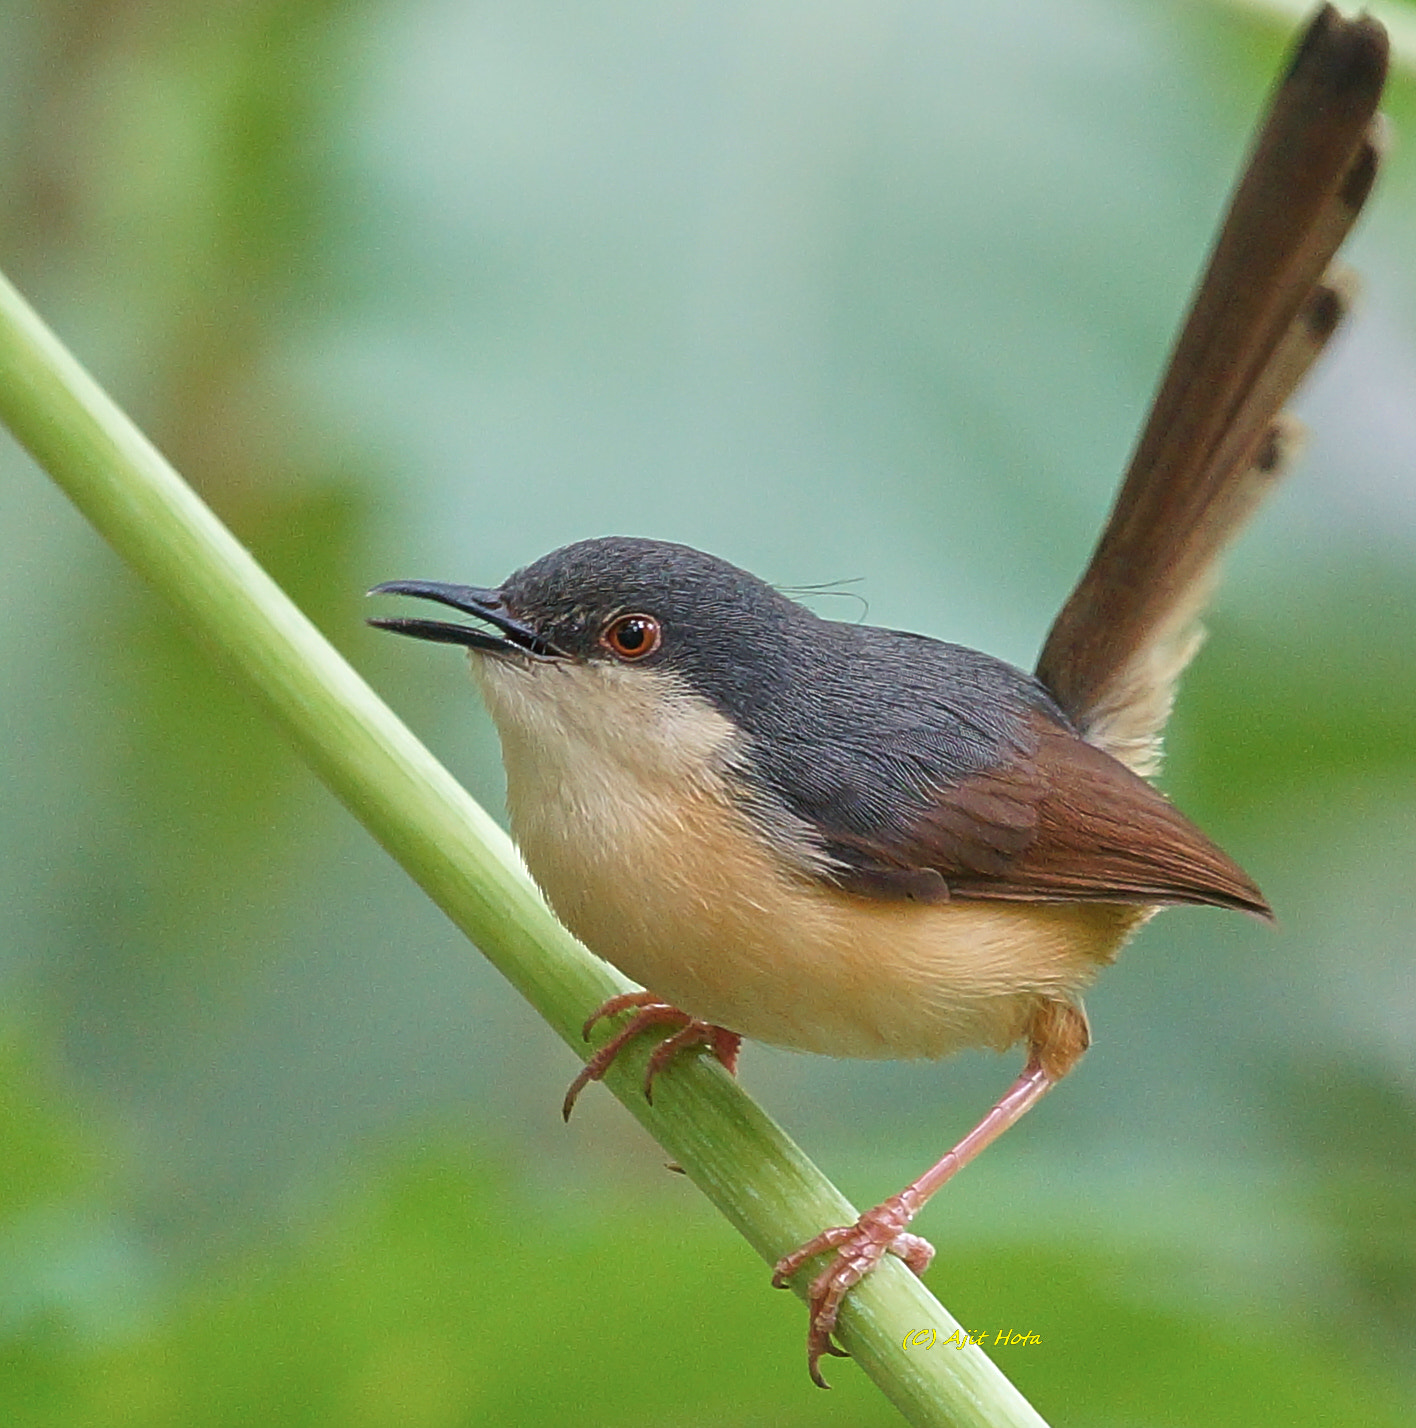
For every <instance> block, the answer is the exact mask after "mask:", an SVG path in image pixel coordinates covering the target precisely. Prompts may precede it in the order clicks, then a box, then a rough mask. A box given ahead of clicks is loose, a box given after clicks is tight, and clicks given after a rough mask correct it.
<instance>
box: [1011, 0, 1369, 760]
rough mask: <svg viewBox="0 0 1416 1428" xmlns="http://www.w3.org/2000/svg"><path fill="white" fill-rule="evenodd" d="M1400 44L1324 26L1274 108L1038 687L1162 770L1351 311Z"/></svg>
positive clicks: (1362, 30)
mask: <svg viewBox="0 0 1416 1428" xmlns="http://www.w3.org/2000/svg"><path fill="white" fill-rule="evenodd" d="M1386 68H1387V38H1386V32H1385V31H1384V30H1383V29H1382V27H1381V26H1380V25H1379V24H1377V23H1376V22H1375V21H1373V20H1371V19H1369V18H1368V17H1366V16H1362V17H1359V18H1358V19H1355V20H1347V19H1344V18H1343V17H1342V16H1340V15H1339V14H1338V13H1337V11H1336V10H1334V9H1333V8H1332V7H1331V6H1330V5H1329V6H1324V7H1323V9H1322V10H1321V11H1320V12H1319V13H1318V15H1317V17H1316V18H1315V19H1314V21H1313V23H1312V24H1311V26H1310V27H1309V29H1308V32H1307V34H1306V35H1305V36H1304V38H1303V40H1302V41H1301V43H1300V44H1299V47H1298V50H1297V53H1296V54H1295V56H1294V58H1293V61H1292V64H1291V66H1290V68H1289V70H1288V73H1287V74H1286V75H1285V77H1284V78H1283V80H1282V81H1281V82H1280V83H1279V85H1278V88H1277V90H1276V92H1275V94H1274V97H1273V101H1272V103H1271V105H1270V107H1269V112H1268V114H1267V116H1266V118H1265V119H1264V121H1263V123H1262V125H1261V126H1260V128H1259V132H1258V135H1257V137H1256V139H1255V141H1254V147H1253V151H1252V154H1251V157H1250V159H1249V162H1248V165H1247V167H1246V168H1245V171H1244V173H1243V176H1242V177H1241V179H1240V181H1239V184H1238V187H1237V188H1236V189H1235V192H1234V196H1233V198H1232V200H1231V202H1230V207H1229V212H1228V214H1227V216H1226V218H1225V221H1224V224H1223V227H1222V228H1221V229H1220V233H1219V237H1218V239H1217V240H1216V242H1215V246H1214V251H1213V253H1212V254H1211V256H1210V260H1209V266H1208V267H1207V268H1206V270H1205V273H1204V276H1203V278H1202V279H1201V281H1200V285H1199V288H1198V290H1197V291H1196V294H1195V298H1194V302H1193V304H1192V306H1191V308H1190V313H1189V316H1188V318H1187V319H1186V321H1185V325H1184V327H1183V329H1182V330H1181V333H1180V337H1179V339H1178V341H1177V342H1176V345H1175V350H1174V352H1173V354H1172V356H1171V359H1170V365H1169V367H1168V368H1167V369H1166V373H1165V376H1164V378H1163V380H1162V382H1161V385H1160V390H1159V392H1158V394H1157V396H1156V398H1155V402H1154V405H1153V406H1152V408H1151V413H1150V419H1149V420H1148V421H1147V423H1146V426H1145V429H1144V430H1143V432H1142V433H1141V437H1140V441H1139V443H1138V444H1137V446H1136V450H1135V454H1134V455H1133V456H1132V458H1131V464H1130V467H1129V469H1128V471H1127V473H1126V478H1125V480H1124V481H1123V483H1122V485H1121V490H1120V493H1119V494H1118V496H1117V498H1116V504H1115V506H1114V507H1113V509H1112V511H1111V515H1110V518H1109V520H1108V521H1107V525H1106V529H1105V530H1104V531H1103V533H1102V536H1101V540H1100V542H1099V544H1098V545H1097V548H1096V551H1095V553H1094V554H1093V556H1092V560H1091V564H1090V565H1089V566H1088V567H1087V570H1086V573H1085V574H1084V575H1083V576H1082V579H1081V581H1080V582H1079V584H1078V585H1077V588H1076V589H1075V590H1074V591H1073V592H1072V595H1071V596H1070V598H1069V599H1068V601H1067V603H1066V605H1065V606H1064V607H1063V609H1062V612H1061V614H1060V615H1059V616H1058V617H1057V620H1056V622H1055V623H1054V625H1053V626H1052V629H1051V631H1050V633H1049V634H1048V637H1047V642H1046V644H1045V645H1044V647H1043V651H1042V654H1041V656H1040V658H1039V660H1038V665H1037V674H1038V677H1039V678H1040V679H1041V680H1042V682H1043V683H1044V684H1045V685H1046V686H1047V687H1048V689H1049V690H1050V691H1051V692H1052V694H1053V695H1054V697H1055V698H1056V699H1057V701H1058V703H1059V704H1060V705H1061V706H1062V708H1063V709H1064V710H1065V711H1066V712H1067V714H1068V715H1069V717H1070V718H1071V719H1072V720H1073V721H1074V722H1075V723H1076V725H1077V727H1078V728H1079V729H1080V731H1081V732H1082V733H1083V735H1084V736H1085V737H1086V738H1087V739H1088V740H1089V741H1090V742H1092V743H1094V744H1096V745H1097V746H1098V747H1100V748H1102V749H1105V750H1106V751H1107V752H1108V753H1110V754H1113V755H1114V756H1115V757H1116V758H1118V759H1120V760H1121V761H1122V762H1123V763H1126V764H1128V765H1129V766H1130V767H1131V768H1133V769H1134V770H1135V771H1136V772H1138V773H1142V774H1149V773H1152V772H1154V770H1155V768H1156V766H1157V765H1158V763H1159V755H1160V737H1161V733H1162V731H1163V729H1164V727H1165V722H1166V719H1167V718H1168V716H1169V713H1170V707H1171V703H1172V701H1173V699H1174V692H1175V684H1176V681H1177V680H1178V679H1179V677H1180V674H1181V672H1182V671H1183V670H1184V668H1185V666H1186V665H1187V664H1188V663H1189V661H1190V659H1191V657H1192V656H1193V654H1194V652H1195V650H1196V649H1197V648H1198V646H1199V643H1200V639H1201V636H1202V631H1201V629H1200V626H1199V614H1200V611H1201V608H1202V607H1203V605H1204V603H1205V600H1206V597H1207V595H1208V594H1209V591H1210V588H1211V586H1212V584H1213V580H1214V575H1215V569H1216V565H1217V562H1218V558H1219V556H1220V554H1221V553H1222V551H1223V549H1224V547H1225V546H1226V545H1227V544H1228V542H1229V540H1230V539H1231V538H1232V537H1233V536H1234V535H1235V534H1236V533H1237V532H1238V530H1239V529H1240V527H1241V526H1242V525H1243V524H1244V522H1245V521H1246V520H1247V519H1248V517H1249V516H1250V514H1251V513H1252V512H1253V510H1254V508H1255V507H1256V506H1257V505H1258V503H1259V501H1260V500H1261V499H1262V498H1263V496H1264V495H1265V493H1266V492H1267V491H1268V489H1269V488H1270V487H1271V486H1272V485H1273V484H1274V483H1275V482H1276V481H1277V480H1278V478H1279V477H1280V476H1281V475H1282V474H1283V471H1284V468H1285V466H1286V465H1287V462H1288V460H1289V457H1290V455H1291V453H1292V450H1293V448H1294V445H1295V442H1296V438H1297V435H1298V429H1297V425H1296V423H1295V422H1294V421H1293V420H1292V419H1291V418H1290V417H1287V416H1286V415H1284V414H1283V411H1282V408H1283V406H1284V403H1285V402H1287V400H1288V398H1289V397H1290V396H1291V395H1292V393H1293V391H1294V389H1295V388H1296V387H1297V386H1298V384H1299V383H1300V382H1301V381H1302V379H1303V376H1304V374H1305V373H1306V372H1307V370H1308V368H1309V367H1310V366H1311V365H1312V363H1313V361H1314V359H1315V358H1316V357H1317V355H1318V353H1319V352H1321V351H1322V349H1323V346H1324V344H1325V343H1326V342H1327V340H1328V338H1329V337H1330V336H1331V335H1332V333H1333V331H1334V330H1335V329H1336V327H1337V326H1338V324H1339V323H1340V322H1341V320H1342V317H1343V315H1344V314H1345V312H1346V311H1347V308H1348V306H1349V303H1350V300H1351V296H1352V291H1353V287H1354V282H1353V278H1352V276H1351V274H1350V273H1349V272H1347V271H1346V270H1342V269H1340V268H1338V267H1335V266H1333V264H1332V259H1333V255H1334V254H1335V253H1336V252H1337V249H1338V247H1339V245H1340V244H1341V243H1342V240H1343V238H1344V237H1345V236H1346V234H1347V232H1348V230H1349V229H1350V228H1351V226H1352V224H1353V223H1354V221H1355V220H1356V218H1357V215H1358V213H1359V212H1360V211H1361V208H1362V204H1363V202H1364V201H1365V199H1366V197H1367V194H1368V192H1369V190H1370V189H1371V186H1372V182H1373V180H1374V178H1375V176H1376V171H1377V165H1378V161H1379V158H1380V153H1381V147H1382V145H1381V137H1382V130H1381V118H1380V116H1379V115H1378V114H1377V112H1376V111H1377V104H1378V102H1379V100H1380V98H1381V91H1382V85H1383V83H1384V80H1385V77H1386Z"/></svg>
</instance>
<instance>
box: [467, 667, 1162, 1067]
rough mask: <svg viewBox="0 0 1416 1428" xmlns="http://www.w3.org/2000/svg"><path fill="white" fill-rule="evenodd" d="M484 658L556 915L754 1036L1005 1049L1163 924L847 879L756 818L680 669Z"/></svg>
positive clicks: (1130, 912) (536, 860) (532, 864)
mask: <svg viewBox="0 0 1416 1428" xmlns="http://www.w3.org/2000/svg"><path fill="white" fill-rule="evenodd" d="M474 667H475V668H476V669H477V672H478V678H479V683H480V684H481V686H482V689H483V692H484V694H485V697H486V699H487V704H488V707H489V708H490V710H491V712H492V715H493V717H494V719H495V720H496V723H497V726H498V730H499V732H500V734H501V739H502V750H503V757H504V760H505V763H506V773H507V801H508V806H509V809H510V813H511V822H512V831H513V833H514V834H515V836H516V839H517V842H518V844H519V845H520V847H521V851H522V855H523V856H524V858H525V859H526V864H527V866H528V867H529V868H530V870H531V872H532V875H533V876H534V877H535V878H536V881H537V882H538V883H539V884H540V886H541V888H542V890H543V891H544V893H545V894H546V897H547V900H548V901H549V902H550V904H551V906H552V907H553V908H554V909H555V911H556V913H557V915H558V916H559V917H560V918H561V920H562V921H563V922H564V923H565V924H566V926H567V927H569V928H570V930H571V931H572V932H574V933H575V934H576V935H577V936H578V937H579V938H580V939H581V940H582V941H583V942H584V943H585V944H586V946H588V947H589V948H590V949H591V950H592V951H594V952H595V953H597V954H598V955H599V956H601V957H603V958H605V960H606V961H609V962H612V963H613V964H614V965H615V966H617V967H618V968H619V969H620V970H621V971H623V972H624V973H625V974H626V975H628V976H630V977H633V978H634V979H635V980H636V981H638V982H640V983H642V984H643V985H644V986H646V987H648V988H649V989H650V990H652V991H654V992H656V993H658V994H659V995H660V996H663V997H664V998H665V999H666V1000H668V1001H670V1002H672V1003H673V1004H674V1005H675V1006H678V1007H680V1008H682V1009H683V1010H684V1011H686V1012H689V1013H690V1014H692V1015H693V1016H697V1017H701V1018H702V1019H703V1020H705V1021H709V1022H712V1023H714V1024H716V1025H720V1026H725V1027H728V1028H730V1029H731V1030H733V1031H737V1032H740V1033H742V1034H743V1035H745V1036H749V1037H752V1038H755V1039H757V1040H761V1041H767V1042H771V1043H773V1044H775V1045H779V1046H786V1047H792V1048H794V1049H797V1050H803V1051H815V1052H821V1053H824V1054H827V1055H834V1056H861V1057H898V1058H908V1057H938V1056H945V1055H948V1054H949V1053H950V1052H952V1051H955V1050H958V1049H960V1048H962V1047H966V1046H978V1045H983V1046H993V1047H997V1048H999V1049H1002V1048H1003V1047H1006V1046H1008V1045H1010V1044H1012V1043H1013V1042H1014V1041H1016V1040H1017V1039H1018V1038H1019V1037H1020V1036H1021V1035H1022V1034H1023V1032H1024V1030H1025V1026H1026V1022H1027V1020H1028V1017H1029V1016H1030V1014H1031V1013H1032V1011H1033V1010H1034V1009H1035V1007H1036V1005H1037V1000H1038V998H1039V997H1049V998H1053V997H1062V998H1071V997H1074V996H1075V994H1076V993H1077V992H1078V991H1079V990H1080V988H1082V987H1083V986H1085V985H1086V983H1087V982H1088V981H1089V980H1090V979H1091V976H1092V975H1093V973H1094V972H1095V970H1096V968H1097V967H1098V966H1099V965H1101V964H1103V963H1105V962H1106V961H1109V960H1110V959H1111V958H1112V957H1113V956H1114V955H1115V953H1116V951H1117V950H1118V949H1119V947H1120V945H1121V944H1122V942H1124V940H1125V939H1126V937H1127V936H1128V935H1129V934H1130V932H1131V931H1132V930H1133V929H1134V927H1135V926H1137V925H1138V924H1139V922H1140V921H1142V920H1143V919H1144V917H1145V915H1146V913H1145V910H1144V909H1140V908H1127V907H1118V906H1113V905H1109V904H1095V903H1071V904H1067V903H1055V904H1031V903H986V902H977V901H975V902H966V901H956V902H948V903H942V904H923V903H916V902H911V901H907V900H884V899H876V898H869V897H864V896H859V895H855V894H850V893H845V892H841V891H839V890H838V889H835V888H833V887H830V886H828V885H826V884H823V883H822V882H821V881H820V880H819V879H817V878H813V877H811V876H810V875H809V874H807V873H804V872H802V871H800V870H799V868H798V867H794V866H793V865H792V863H794V862H800V861H802V859H801V858H793V859H792V860H791V861H790V862H789V861H788V860H787V859H786V858H784V857H783V856H782V855H781V854H780V853H779V852H777V851H776V850H774V848H773V847H772V845H771V843H770V842H769V841H768V840H766V839H765V838H764V837H763V836H762V835H761V833H760V832H759V830H758V829H757V828H756V827H755V826H754V825H753V824H752V823H751V822H750V821H749V818H748V814H747V812H746V811H745V809H744V807H743V806H742V803H741V801H740V799H739V798H737V797H735V796H734V793H733V791H732V788H731V787H730V785H729V783H728V781H727V776H726V772H727V769H728V767H729V764H730V761H731V759H732V753H733V748H734V741H735V740H736V739H737V737H738V735H737V733H736V731H735V730H734V728H733V726H732V724H731V723H730V722H729V721H728V720H727V719H725V718H724V717H723V716H722V715H720V714H719V713H717V711H715V710H714V709H713V708H712V707H711V706H710V705H708V704H707V703H706V702H705V701H703V700H702V699H700V698H698V697H696V696H695V695H693V694H692V693H691V692H690V691H688V690H687V689H686V688H685V687H684V686H683V685H682V684H681V683H680V682H678V681H676V680H674V679H673V677H672V676H667V675H663V674H661V673H659V672H657V671H649V670H642V669H639V670H632V669H625V668H623V667H620V666H616V665H610V664H601V663H594V664H574V665H571V664H550V663H547V664H527V663H522V664H517V665H508V664H506V663H504V662H502V661H500V660H496V659H484V658H481V657H474ZM773 831H774V836H775V837H776V838H777V839H778V840H780V838H781V837H782V836H784V835H783V830H782V829H781V827H779V826H774V830H773ZM786 836H789V834H788V835H786ZM802 856H803V857H809V856H810V853H809V851H807V850H803V855H802Z"/></svg>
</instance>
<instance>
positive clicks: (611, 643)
mask: <svg viewBox="0 0 1416 1428" xmlns="http://www.w3.org/2000/svg"><path fill="white" fill-rule="evenodd" d="M663 637H664V636H663V631H662V630H661V629H660V627H659V622H658V621H657V620H656V619H655V618H654V617H653V616H652V615H621V616H619V617H618V618H617V619H614V620H611V621H610V623H609V624H608V625H606V626H605V629H604V633H603V634H601V636H600V643H601V644H602V645H604V646H605V648H606V649H607V650H609V651H610V653H611V654H616V655H618V656H619V657H620V658H621V659H624V660H636V659H643V658H644V656H645V655H651V654H653V653H654V651H655V650H656V649H658V648H659V644H660V642H661V641H662V640H663Z"/></svg>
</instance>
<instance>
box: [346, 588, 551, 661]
mask: <svg viewBox="0 0 1416 1428" xmlns="http://www.w3.org/2000/svg"><path fill="white" fill-rule="evenodd" d="M369 594H370V595H412V596H414V597H415V598H416V599H419V600H436V601H437V602H438V604H439V605H450V606H451V607H452V608H453V609H454V610H462V611H464V612H465V613H466V614H468V615H475V616H476V617H477V619H479V620H485V621H486V623H487V624H489V625H491V626H492V627H493V629H495V630H497V631H499V633H498V634H492V632H491V631H490V630H478V629H475V628H473V627H472V626H471V625H454V624H452V623H451V622H450V621H446V620H410V619H403V618H399V617H393V618H388V619H385V618H378V619H373V620H370V621H369V624H371V625H373V626H374V627H375V628H376V629H380V630H392V631H393V632H394V634H396V635H412V636H413V637H414V638H415V639H420V640H436V641H438V642H440V643H441V644H446V645H466V646H467V648H468V649H470V650H482V651H484V652H485V653H487V654H519V655H529V656H530V657H531V658H532V659H541V660H553V659H565V658H567V655H566V653H565V651H564V650H561V649H558V648H557V647H556V646H555V645H553V644H551V642H550V641H549V640H544V639H542V638H541V636H540V635H538V634H537V633H536V632H535V630H533V629H532V628H531V627H530V626H529V625H527V624H525V623H523V622H522V621H521V620H517V619H514V618H513V617H512V616H511V615H510V614H509V613H508V612H507V608H506V602H505V601H504V600H503V599H502V597H501V592H500V591H499V590H483V589H481V588H480V587H478V586H476V585H436V584H433V583H432V582H431V581H427V580H390V581H388V582H387V583H386V584H383V585H375V586H374V588H373V589H372V590H370V591H369Z"/></svg>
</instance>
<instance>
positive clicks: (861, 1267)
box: [772, 1193, 934, 1388]
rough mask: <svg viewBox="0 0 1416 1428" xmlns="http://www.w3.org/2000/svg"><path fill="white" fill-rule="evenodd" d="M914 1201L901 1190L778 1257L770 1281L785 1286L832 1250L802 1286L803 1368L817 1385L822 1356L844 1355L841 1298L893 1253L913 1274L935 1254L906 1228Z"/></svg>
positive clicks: (821, 1382)
mask: <svg viewBox="0 0 1416 1428" xmlns="http://www.w3.org/2000/svg"><path fill="white" fill-rule="evenodd" d="M918 1208H919V1206H918V1205H917V1204H912V1203H911V1199H910V1197H908V1195H907V1193H906V1194H901V1195H893V1196H891V1198H890V1199H888V1200H886V1201H885V1202H884V1203H883V1204H880V1205H877V1206H876V1207H875V1208H874V1209H873V1210H867V1211H866V1212H865V1214H863V1215H862V1216H861V1217H860V1219H858V1220H857V1221H856V1222H855V1224H853V1225H837V1226H836V1227H835V1228H833V1229H829V1230H822V1232H821V1233H820V1234H819V1235H817V1236H816V1237H815V1238H814V1239H810V1240H808V1241H807V1242H806V1243H805V1244H804V1245H802V1247H801V1248H800V1249H798V1250H793V1251H792V1253H791V1254H789V1255H787V1256H785V1257H784V1258H783V1259H779V1260H778V1261H777V1265H776V1268H775V1269H774V1270H773V1271H772V1283H773V1284H774V1285H775V1286H776V1287H777V1288H778V1289H785V1288H786V1287H787V1281H788V1280H789V1279H791V1278H792V1277H793V1276H794V1275H795V1274H796V1272H797V1271H798V1270H799V1269H800V1268H801V1267H802V1265H804V1264H805V1263H806V1262H807V1260H809V1259H811V1258H812V1257H813V1256H815V1255H818V1254H822V1253H824V1252H825V1251H827V1250H831V1251H834V1253H833V1255H832V1258H831V1261H830V1263H829V1264H828V1265H827V1266H826V1268H825V1269H823V1270H822V1271H821V1273H820V1274H818V1275H817V1276H816V1278H815V1279H813V1280H812V1281H811V1286H810V1288H809V1289H808V1290H807V1307H808V1310H809V1313H810V1319H809V1321H808V1326H807V1333H806V1357H807V1368H808V1370H809V1371H810V1373H811V1379H812V1382H813V1383H815V1384H816V1386H817V1387H818V1388H829V1387H830V1385H829V1384H828V1383H827V1382H826V1380H825V1379H824V1378H823V1377H822V1376H821V1368H820V1363H821V1357H822V1355H823V1354H832V1355H834V1356H835V1357H837V1358H847V1357H849V1355H847V1353H846V1351H845V1350H844V1349H842V1348H840V1347H839V1346H838V1345H837V1344H836V1343H835V1341H834V1340H833V1339H832V1337H831V1336H832V1334H833V1333H834V1332H835V1329H836V1317H837V1315H838V1314H839V1313H840V1310H841V1301H842V1300H843V1299H844V1298H845V1297H846V1295H847V1293H849V1292H850V1290H851V1289H853V1288H854V1287H855V1286H856V1285H857V1284H859V1283H860V1281H861V1280H862V1279H864V1278H865V1276H866V1275H867V1274H869V1273H870V1271H871V1270H872V1269H874V1268H875V1266H876V1265H877V1264H879V1263H880V1261H881V1260H882V1259H883V1258H884V1257H885V1256H886V1255H887V1254H893V1255H896V1256H898V1257H899V1258H900V1259H902V1260H904V1262H905V1263H906V1264H907V1265H908V1266H909V1267H910V1268H911V1269H912V1270H914V1272H915V1273H916V1274H923V1273H924V1271H925V1270H926V1269H928V1268H929V1262H930V1260H932V1259H933V1258H934V1246H933V1245H931V1244H930V1243H929V1241H928V1240H925V1239H921V1238H920V1237H919V1236H918V1235H911V1234H906V1233H905V1226H906V1225H908V1224H909V1222H910V1221H911V1219H913V1218H914V1214H915V1211H916V1210H918Z"/></svg>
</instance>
